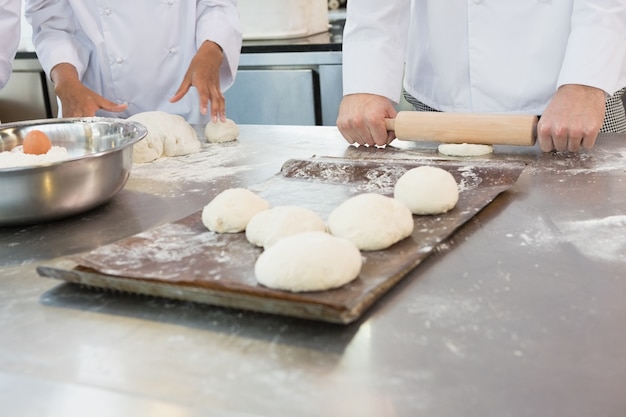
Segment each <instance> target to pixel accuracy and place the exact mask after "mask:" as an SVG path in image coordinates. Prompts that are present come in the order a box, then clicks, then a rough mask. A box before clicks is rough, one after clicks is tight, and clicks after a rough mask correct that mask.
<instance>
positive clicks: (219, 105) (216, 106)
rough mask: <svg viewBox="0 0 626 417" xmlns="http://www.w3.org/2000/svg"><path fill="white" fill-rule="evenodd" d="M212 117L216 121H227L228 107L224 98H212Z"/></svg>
mask: <svg viewBox="0 0 626 417" xmlns="http://www.w3.org/2000/svg"><path fill="white" fill-rule="evenodd" d="M211 119H212V120H213V121H214V122H217V121H218V120H219V121H221V122H225V121H226V109H225V101H224V98H223V97H221V99H218V100H211Z"/></svg>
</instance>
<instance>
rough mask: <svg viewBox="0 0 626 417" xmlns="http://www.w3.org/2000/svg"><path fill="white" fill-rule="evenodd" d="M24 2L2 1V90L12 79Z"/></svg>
mask: <svg viewBox="0 0 626 417" xmlns="http://www.w3.org/2000/svg"><path fill="white" fill-rule="evenodd" d="M21 13H22V2H21V1H20V0H0V89H1V88H2V87H4V86H5V85H6V83H7V82H8V81H9V78H10V77H11V71H12V69H13V59H14V58H15V53H16V52H17V47H18V45H19V44H20V23H21Z"/></svg>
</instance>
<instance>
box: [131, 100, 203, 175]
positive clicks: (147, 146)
mask: <svg viewBox="0 0 626 417" xmlns="http://www.w3.org/2000/svg"><path fill="white" fill-rule="evenodd" d="M128 120H132V121H135V122H138V123H141V124H142V125H144V126H145V127H146V129H147V131H148V134H147V135H146V136H145V137H144V138H143V139H142V140H140V141H139V142H137V143H135V144H134V145H133V162H134V163H147V162H152V161H154V160H156V159H158V158H161V157H163V156H182V155H188V154H191V153H194V152H197V151H198V150H200V147H201V146H202V143H201V142H200V140H199V139H198V135H197V134H196V131H195V129H194V128H193V126H191V125H190V124H189V123H187V121H186V120H185V119H184V118H183V117H182V116H179V115H177V114H171V113H167V112H164V111H160V110H156V111H147V112H142V113H137V114H134V115H132V116H130V117H129V118H128Z"/></svg>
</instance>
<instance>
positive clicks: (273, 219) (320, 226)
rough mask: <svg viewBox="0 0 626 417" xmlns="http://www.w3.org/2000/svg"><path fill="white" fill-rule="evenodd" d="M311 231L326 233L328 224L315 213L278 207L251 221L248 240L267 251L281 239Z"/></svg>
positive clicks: (292, 207) (262, 213)
mask: <svg viewBox="0 0 626 417" xmlns="http://www.w3.org/2000/svg"><path fill="white" fill-rule="evenodd" d="M310 231H318V232H325V231H326V223H325V222H324V220H323V219H322V218H321V217H320V216H318V215H317V214H316V213H315V212H313V211H312V210H309V209H307V208H304V207H298V206H276V207H272V208H270V209H268V210H263V211H261V212H259V213H257V214H255V215H254V217H252V219H250V221H249V222H248V225H247V226H246V239H248V242H250V243H252V244H253V245H256V246H261V247H263V248H265V249H267V248H268V247H270V246H272V245H273V244H274V243H276V242H277V241H278V240H279V239H281V238H284V237H287V236H291V235H295V234H297V233H303V232H310Z"/></svg>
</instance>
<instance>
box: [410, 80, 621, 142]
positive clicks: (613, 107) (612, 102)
mask: <svg viewBox="0 0 626 417" xmlns="http://www.w3.org/2000/svg"><path fill="white" fill-rule="evenodd" d="M625 90H626V87H625V88H622V89H621V90H619V91H618V92H616V93H615V94H613V95H612V96H610V97H609V98H608V99H607V100H606V113H605V115H604V123H603V124H602V128H601V129H600V132H612V133H626V112H625V111H624V101H623V97H624V91H625ZM404 98H405V99H406V101H408V102H409V103H410V104H411V105H412V106H413V108H414V109H415V110H416V111H439V110H436V109H433V108H432V107H429V106H427V105H426V104H424V103H422V102H421V101H418V100H416V99H415V98H414V97H413V96H411V95H410V94H409V93H407V92H406V91H404Z"/></svg>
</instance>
